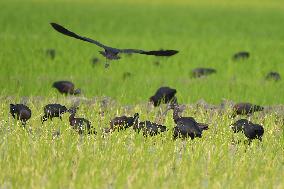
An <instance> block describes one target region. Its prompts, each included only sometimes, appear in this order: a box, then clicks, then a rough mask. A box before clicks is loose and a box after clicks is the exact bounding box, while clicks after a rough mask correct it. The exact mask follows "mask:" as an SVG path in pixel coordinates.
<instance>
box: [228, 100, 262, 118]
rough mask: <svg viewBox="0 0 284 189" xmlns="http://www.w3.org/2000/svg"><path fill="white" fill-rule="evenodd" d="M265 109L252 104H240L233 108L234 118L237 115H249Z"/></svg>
mask: <svg viewBox="0 0 284 189" xmlns="http://www.w3.org/2000/svg"><path fill="white" fill-rule="evenodd" d="M262 110H264V107H262V106H259V105H255V104H251V103H246V102H245V103H238V104H235V105H234V107H233V116H235V115H249V114H252V113H254V112H258V111H262Z"/></svg>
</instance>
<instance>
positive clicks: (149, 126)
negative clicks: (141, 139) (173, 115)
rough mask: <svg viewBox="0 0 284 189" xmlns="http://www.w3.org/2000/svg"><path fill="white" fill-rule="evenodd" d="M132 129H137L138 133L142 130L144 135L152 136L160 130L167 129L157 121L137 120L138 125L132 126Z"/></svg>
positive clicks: (160, 131)
mask: <svg viewBox="0 0 284 189" xmlns="http://www.w3.org/2000/svg"><path fill="white" fill-rule="evenodd" d="M133 129H134V130H135V131H137V132H138V133H139V132H140V131H141V130H143V135H144V136H148V135H150V136H154V135H157V134H160V133H162V132H165V131H167V127H166V126H164V125H160V124H157V123H153V122H151V121H142V122H139V124H138V125H135V126H133Z"/></svg>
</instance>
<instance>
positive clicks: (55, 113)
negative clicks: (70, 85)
mask: <svg viewBox="0 0 284 189" xmlns="http://www.w3.org/2000/svg"><path fill="white" fill-rule="evenodd" d="M43 110H44V115H43V116H42V122H44V121H47V119H51V120H52V118H54V117H59V118H60V119H62V118H61V116H62V115H63V114H64V113H65V112H67V108H66V107H65V106H63V105H61V104H48V105H46V106H45V107H44V109H43Z"/></svg>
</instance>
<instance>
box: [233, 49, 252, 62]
mask: <svg viewBox="0 0 284 189" xmlns="http://www.w3.org/2000/svg"><path fill="white" fill-rule="evenodd" d="M249 56H250V54H249V52H246V51H241V52H238V53H236V54H234V56H233V60H236V61H238V60H244V59H248V58H249Z"/></svg>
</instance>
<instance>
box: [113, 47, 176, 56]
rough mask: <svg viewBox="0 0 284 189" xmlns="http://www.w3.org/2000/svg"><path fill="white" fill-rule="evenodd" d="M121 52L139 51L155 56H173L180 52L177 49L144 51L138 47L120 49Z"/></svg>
mask: <svg viewBox="0 0 284 189" xmlns="http://www.w3.org/2000/svg"><path fill="white" fill-rule="evenodd" d="M118 51H119V53H128V54H131V53H139V54H145V55H153V56H172V55H175V54H177V53H178V51H176V50H158V51H144V50H138V49H118Z"/></svg>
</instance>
